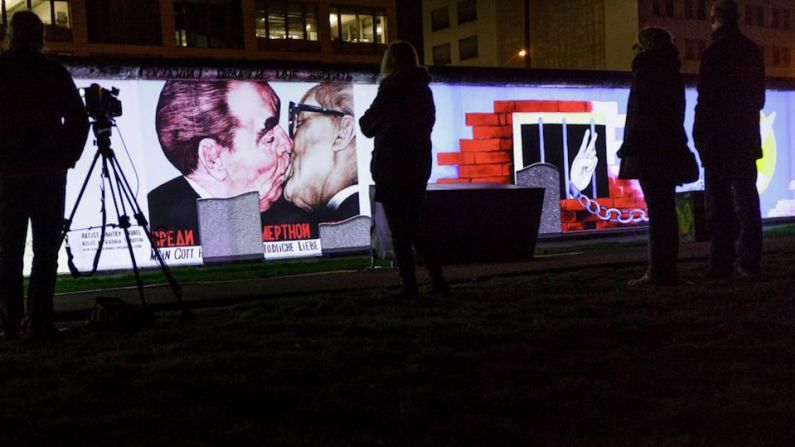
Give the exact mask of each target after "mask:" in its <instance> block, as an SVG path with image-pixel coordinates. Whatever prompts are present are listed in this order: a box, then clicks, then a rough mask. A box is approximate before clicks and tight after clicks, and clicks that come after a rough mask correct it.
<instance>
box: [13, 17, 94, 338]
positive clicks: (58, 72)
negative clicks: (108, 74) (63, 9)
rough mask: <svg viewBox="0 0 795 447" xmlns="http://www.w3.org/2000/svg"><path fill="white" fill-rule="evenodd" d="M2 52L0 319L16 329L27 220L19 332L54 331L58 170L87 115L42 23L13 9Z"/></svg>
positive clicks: (70, 155)
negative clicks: (28, 262) (48, 51)
mask: <svg viewBox="0 0 795 447" xmlns="http://www.w3.org/2000/svg"><path fill="white" fill-rule="evenodd" d="M10 36H11V40H10V42H9V50H8V51H6V52H4V53H3V54H2V55H0V85H2V86H3V88H2V89H0V115H2V116H0V322H1V323H2V330H3V332H4V335H5V336H6V337H8V338H14V337H17V336H19V335H20V334H21V332H22V326H23V324H22V323H23V320H25V307H24V296H23V289H22V267H23V262H22V260H23V255H24V252H25V239H26V234H27V229H28V221H30V223H31V227H32V228H33V265H32V268H31V274H30V286H29V290H28V306H27V318H26V326H27V328H26V329H27V335H28V336H29V337H30V338H32V339H46V338H52V337H57V335H58V332H57V330H56V329H55V327H54V326H53V321H52V318H53V292H54V290H55V280H56V273H57V269H58V249H59V247H60V242H61V230H62V229H63V219H64V205H65V203H64V202H65V198H66V171H67V170H68V169H69V168H72V167H74V165H75V163H76V162H77V160H78V159H79V158H80V154H81V153H82V151H83V147H84V145H85V142H86V137H87V136H88V116H87V114H86V111H85V108H84V106H83V102H82V100H81V99H80V95H79V93H78V91H77V88H76V87H75V85H74V82H73V81H72V77H71V75H70V74H69V72H68V71H67V70H66V68H64V66H63V65H61V64H59V63H57V62H55V61H53V60H50V59H48V58H46V57H45V56H44V55H43V54H42V53H41V49H42V47H43V44H44V25H43V24H42V22H41V20H40V19H39V18H38V16H37V15H36V14H34V13H33V12H30V11H21V12H18V13H16V14H14V16H13V18H12V19H11V31H10Z"/></svg>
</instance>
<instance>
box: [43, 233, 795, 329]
mask: <svg viewBox="0 0 795 447" xmlns="http://www.w3.org/2000/svg"><path fill="white" fill-rule="evenodd" d="M638 239H641V240H643V241H645V236H640V237H639V236H637V235H635V236H615V237H611V238H603V239H598V240H596V241H593V240H590V241H582V240H581V241H565V240H564V241H557V242H539V244H538V246H537V247H536V253H543V252H552V253H554V254H550V255H539V254H537V255H536V257H535V258H534V259H532V260H529V261H522V262H507V263H493V264H474V265H455V266H447V267H445V274H446V275H447V277H448V279H449V281H450V282H451V283H452V284H455V283H463V282H470V281H481V280H484V279H488V278H493V277H500V276H512V275H522V274H543V273H547V272H554V271H571V270H577V269H588V268H596V267H606V266H613V267H621V266H629V265H644V264H645V263H646V256H647V251H646V250H647V249H646V246H645V245H639V241H638ZM594 243H609V244H616V249H615V250H611V249H607V248H600V249H597V250H594V249H593V245H594ZM622 244H626V246H622ZM588 246H590V251H589V250H587V248H588ZM584 247H585V249H584ZM707 250H708V244H707V243H704V242H683V243H682V244H681V248H680V256H679V257H680V260H681V261H693V260H706V256H707ZM764 250H765V252H774V251H775V252H782V251H783V252H792V253H794V254H795V238H792V237H769V238H766V239H765V244H764ZM418 276H419V279H420V281H421V282H424V281H427V280H428V278H427V277H426V276H425V270H424V269H422V268H419V269H418ZM628 279H629V278H628ZM399 285H400V280H399V278H398V274H397V270H396V269H395V270H393V269H374V270H369V269H368V270H359V271H332V272H322V273H310V274H301V275H291V276H279V277H271V278H255V279H241V280H234V281H211V282H190V283H181V286H182V290H183V299H184V300H185V302H186V304H188V306H190V307H199V306H213V305H221V304H229V303H232V302H236V301H242V300H247V299H253V298H267V297H278V296H290V295H303V294H310V293H318V292H332V293H341V292H345V291H347V290H357V289H372V288H383V287H398V286H399ZM144 293H145V297H146V300H147V303H149V304H150V305H152V306H153V307H155V308H156V309H157V308H173V307H174V304H175V298H174V295H173V293H172V291H171V289H170V288H169V286H168V285H167V284H165V283H164V284H155V285H148V286H146V288H145V291H144ZM97 296H112V297H118V298H121V299H124V300H125V301H127V302H129V303H133V304H138V303H139V296H138V291H137V289H136V288H135V287H125V288H117V289H102V290H92V291H81V292H71V293H62V294H58V295H56V297H55V311H56V315H57V318H58V319H72V318H83V316H85V315H87V314H88V312H89V311H90V310H91V309H92V308H93V307H94V302H95V298H96V297H97Z"/></svg>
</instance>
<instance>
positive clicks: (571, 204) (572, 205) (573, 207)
mask: <svg viewBox="0 0 795 447" xmlns="http://www.w3.org/2000/svg"><path fill="white" fill-rule="evenodd" d="M560 209H561V210H564V211H581V210H582V209H583V207H582V205H580V202H578V201H577V200H575V199H564V200H561V201H560Z"/></svg>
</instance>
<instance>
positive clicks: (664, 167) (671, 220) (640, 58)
mask: <svg viewBox="0 0 795 447" xmlns="http://www.w3.org/2000/svg"><path fill="white" fill-rule="evenodd" d="M633 49H634V51H635V58H634V59H633V61H632V88H631V90H630V92H629V100H628V102H627V120H626V125H625V127H624V142H623V144H622V145H621V149H619V151H618V153H617V155H618V156H619V157H621V167H620V169H619V175H618V176H619V178H622V179H638V180H639V182H640V187H641V189H642V190H643V196H644V197H645V199H646V205H647V207H648V212H649V266H648V269H647V271H646V273H645V274H644V275H643V276H642V277H641V278H639V279H636V280H632V281H630V282H629V285H630V286H643V285H665V284H676V283H677V282H678V272H677V265H676V264H677V257H678V254H679V226H678V222H677V218H676V202H675V197H676V185H677V184H680V183H683V182H684V181H685V180H686V179H685V172H683V171H684V170H683V169H682V166H680V165H679V163H678V162H677V161H678V160H689V161H691V162H692V163H693V164H694V165H695V161H693V160H691V159H690V158H689V157H687V154H684V155H685V156H682V152H683V151H690V149H688V147H687V135H686V134H685V128H684V125H683V123H684V119H685V84H684V81H683V80H682V75H681V74H680V73H679V68H680V66H681V64H680V62H679V52H678V51H677V49H676V46H674V44H673V40H672V37H671V33H670V32H668V30H666V29H665V28H657V27H646V28H643V29H642V30H641V31H640V33H639V34H638V40H637V42H636V43H635V45H634V46H633ZM692 168H693V169H697V167H696V166H693V167H692Z"/></svg>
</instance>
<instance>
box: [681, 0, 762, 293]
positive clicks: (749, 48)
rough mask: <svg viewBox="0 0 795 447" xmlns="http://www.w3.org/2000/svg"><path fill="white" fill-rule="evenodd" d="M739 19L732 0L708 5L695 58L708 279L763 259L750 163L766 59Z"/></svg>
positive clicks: (755, 267)
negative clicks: (708, 23)
mask: <svg viewBox="0 0 795 447" xmlns="http://www.w3.org/2000/svg"><path fill="white" fill-rule="evenodd" d="M739 17H740V14H739V11H738V9H737V3H736V2H735V1H733V0H721V1H718V2H716V3H715V4H714V5H713V6H712V10H711V14H710V18H711V20H712V29H713V33H712V43H711V44H710V45H709V47H707V49H706V51H704V55H703V57H702V58H701V67H700V70H699V75H698V103H697V104H696V115H695V120H694V122H693V140H694V141H695V143H696V148H697V149H698V153H699V155H700V156H701V162H702V164H703V165H704V189H705V197H706V202H707V203H706V205H707V219H708V221H709V222H710V229H711V231H712V240H711V244H710V252H709V268H708V270H707V273H706V276H707V278H714V279H722V278H731V277H732V275H734V274H735V273H736V274H737V276H739V277H753V276H755V275H757V274H758V273H759V264H760V259H761V257H762V216H761V210H760V206H759V193H758V191H757V189H756V177H757V168H756V160H758V159H760V158H762V141H761V136H760V133H759V112H760V111H761V110H762V107H764V105H765V64H764V58H763V57H762V52H761V51H760V50H759V47H757V46H756V44H754V43H753V42H752V41H751V40H750V39H748V38H747V37H745V36H744V35H743V34H742V33H741V32H740V28H739V26H738V25H737V21H738V19H739ZM737 223H739V232H738V231H737V228H736V224H737ZM735 237H736V238H737V240H738V242H739V243H738V244H737V254H738V258H739V259H738V261H739V262H738V265H737V266H736V267H737V268H736V271H735V268H734V261H735V247H734V245H735Z"/></svg>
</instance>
